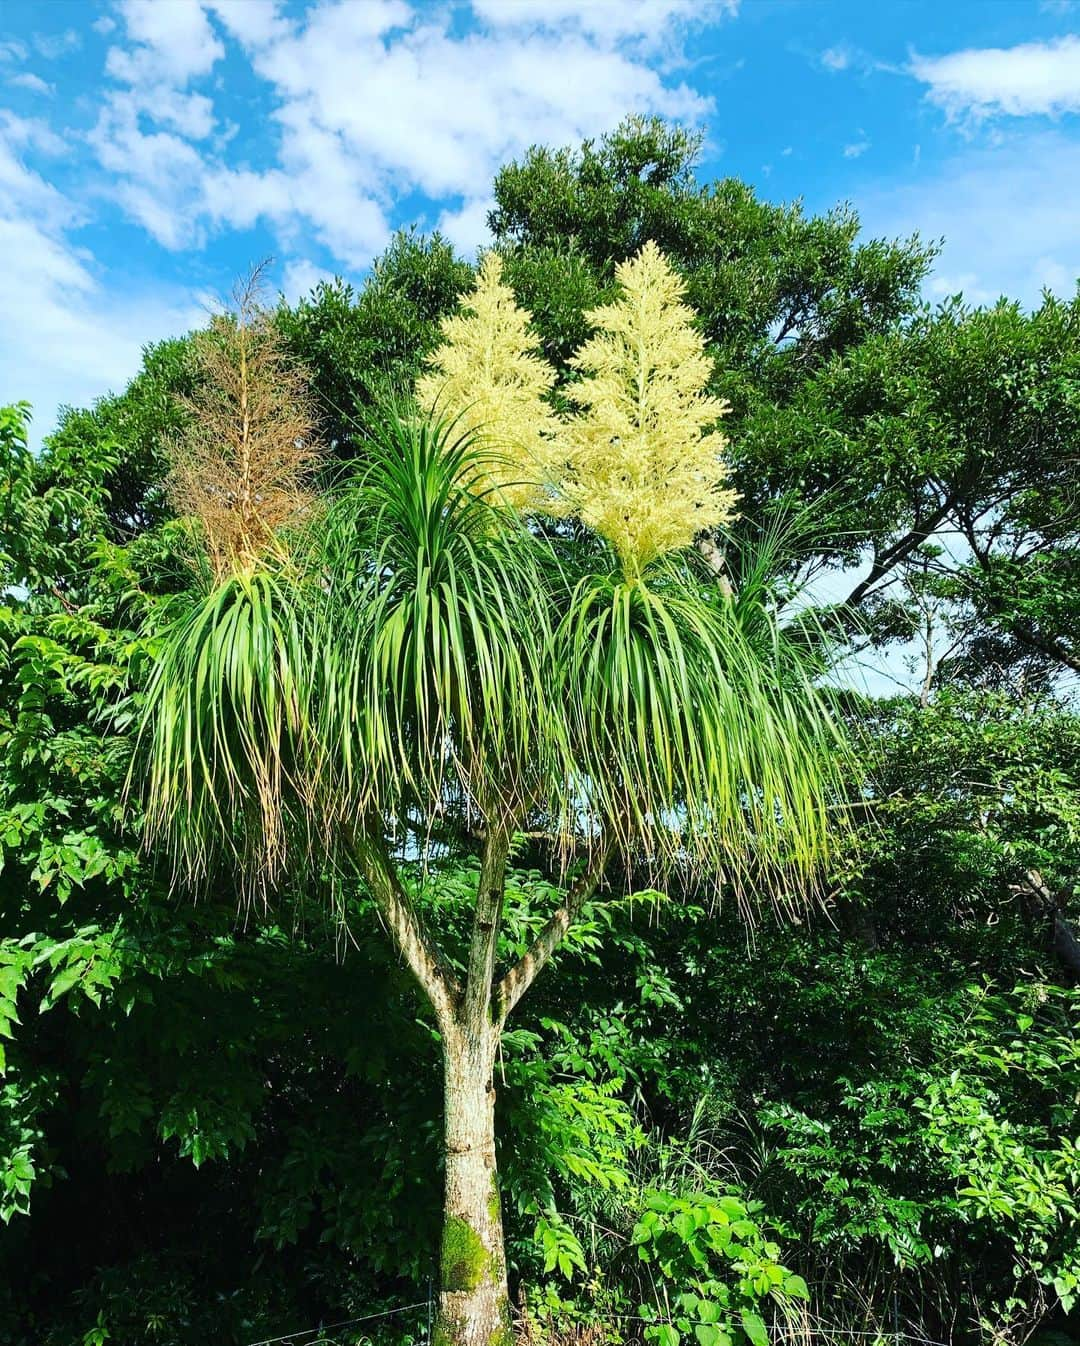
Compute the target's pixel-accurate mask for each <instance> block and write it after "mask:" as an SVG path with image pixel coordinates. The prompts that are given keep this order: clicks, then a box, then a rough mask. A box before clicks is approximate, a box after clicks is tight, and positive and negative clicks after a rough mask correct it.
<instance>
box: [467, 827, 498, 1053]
mask: <svg viewBox="0 0 1080 1346" xmlns="http://www.w3.org/2000/svg"><path fill="white" fill-rule="evenodd" d="M509 849H510V847H509V839H508V838H507V836H506V834H505V832H504V831H503V830H502V829H501V828H500V827H498V826H497V825H495V824H493V825H492V826H491V827H489V828H488V829H487V831H486V832H485V835H484V843H483V850H482V852H481V856H480V880H479V883H478V884H477V888H476V908H475V910H474V912H473V927H472V939H471V941H470V943H469V972H468V977H467V980H466V982H465V994H464V997H463V1001H462V1004H463V1007H464V1011H465V1023H466V1024H467V1025H468V1026H469V1027H470V1028H478V1027H480V1025H481V1024H482V1023H485V1022H489V1021H490V1020H489V1008H490V1005H491V995H492V982H493V980H494V975H495V950H496V945H497V943H498V938H499V925H500V923H501V921H502V910H503V897H504V895H505V891H506V856H507V853H508V851H509Z"/></svg>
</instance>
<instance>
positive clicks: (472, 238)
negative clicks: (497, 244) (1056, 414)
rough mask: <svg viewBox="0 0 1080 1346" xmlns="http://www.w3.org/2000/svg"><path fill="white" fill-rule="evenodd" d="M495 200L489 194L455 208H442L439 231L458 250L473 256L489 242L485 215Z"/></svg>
mask: <svg viewBox="0 0 1080 1346" xmlns="http://www.w3.org/2000/svg"><path fill="white" fill-rule="evenodd" d="M494 204H495V202H494V201H493V200H492V198H491V197H490V196H484V197H477V198H476V199H475V200H472V201H466V202H465V203H464V204H463V205H461V206H460V207H459V208H458V209H457V210H444V211H443V213H442V214H441V215H440V216H439V232H440V233H441V234H442V235H443V236H444V237H445V238H448V239H449V240H450V242H451V243H453V245H454V247H455V248H456V249H457V250H458V252H460V253H462V254H463V255H464V256H466V257H471V256H473V255H474V254H475V253H476V251H477V250H478V249H479V248H482V247H484V246H485V244H490V243H491V233H490V231H489V230H488V225H487V217H488V211H490V210H491V208H492V206H494Z"/></svg>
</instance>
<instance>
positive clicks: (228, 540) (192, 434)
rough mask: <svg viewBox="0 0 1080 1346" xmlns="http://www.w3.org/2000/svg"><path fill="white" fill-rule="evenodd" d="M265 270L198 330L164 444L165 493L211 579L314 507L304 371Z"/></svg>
mask: <svg viewBox="0 0 1080 1346" xmlns="http://www.w3.org/2000/svg"><path fill="white" fill-rule="evenodd" d="M262 272H263V267H256V268H255V269H254V270H253V271H252V272H251V274H250V276H249V277H248V278H247V279H246V280H245V281H244V282H242V283H241V284H239V285H238V286H237V288H236V290H235V292H234V295H233V308H232V309H231V310H226V311H224V312H221V313H217V314H215V315H214V316H213V318H212V319H211V321H210V325H209V327H208V328H207V329H206V330H204V331H202V332H200V333H199V334H198V335H197V336H196V337H195V359H196V365H197V382H196V386H195V389H194V391H193V392H192V393H191V394H190V395H188V396H186V397H183V398H181V401H182V403H183V406H184V408H185V410H186V411H187V413H188V417H187V424H186V426H185V428H184V429H183V431H182V432H181V433H180V435H179V436H178V437H177V439H176V441H175V443H174V445H173V449H172V454H171V457H172V470H171V472H170V474H169V479H168V486H167V489H168V493H169V499H170V501H171V502H172V505H173V507H174V508H175V510H176V511H177V513H178V514H180V515H182V516H188V517H191V518H194V519H197V520H198V521H199V524H200V525H201V530H200V531H201V534H202V541H203V544H204V546H205V548H206V552H207V555H208V557H209V560H210V564H211V567H212V569H213V574H214V578H215V580H220V579H223V578H224V577H225V576H227V575H229V574H234V573H236V572H238V571H244V570H249V569H251V568H252V567H253V566H254V565H255V564H256V563H257V562H258V560H259V558H260V557H262V556H264V555H265V554H266V553H267V551H268V550H270V549H272V548H273V547H274V545H275V541H276V539H277V536H278V534H279V531H280V530H281V529H282V528H283V527H284V526H285V525H287V524H289V523H291V522H294V521H295V520H297V519H299V518H300V517H302V516H303V514H304V513H306V512H307V511H308V510H310V509H311V507H312V505H313V503H314V500H315V496H314V493H313V492H312V490H311V489H310V480H311V476H312V473H313V471H314V469H315V467H316V465H317V463H318V461H319V459H320V458H321V456H322V446H321V445H320V443H319V440H318V428H317V417H316V413H315V405H314V401H313V398H312V395H311V389H310V383H309V380H308V377H307V373H306V371H305V370H304V369H303V368H302V367H301V366H299V365H298V364H297V363H296V362H295V361H293V360H292V358H291V357H290V356H289V354H288V352H287V351H286V349H285V346H284V342H283V340H282V337H281V334H280V333H279V331H278V329H277V326H276V324H275V322H274V317H273V314H272V313H271V312H270V311H269V310H268V309H266V308H265V307H264V305H263V304H262V302H261V299H262V293H263V287H262Z"/></svg>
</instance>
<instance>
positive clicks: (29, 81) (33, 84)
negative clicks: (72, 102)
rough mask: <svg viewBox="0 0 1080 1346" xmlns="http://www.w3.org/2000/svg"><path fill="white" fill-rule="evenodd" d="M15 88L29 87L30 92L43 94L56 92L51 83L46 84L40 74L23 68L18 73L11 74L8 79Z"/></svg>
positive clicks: (48, 94) (47, 94) (49, 94)
mask: <svg viewBox="0 0 1080 1346" xmlns="http://www.w3.org/2000/svg"><path fill="white" fill-rule="evenodd" d="M8 83H9V84H13V85H14V86H15V87H16V88H17V89H29V90H30V92H31V93H40V94H45V95H46V96H51V95H52V94H54V93H55V92H56V90H55V89H54V88H53V86H52V85H51V84H46V83H45V81H44V80H43V79H42V78H41V76H40V75H35V74H34V73H33V71H31V70H24V71H23V72H22V74H20V75H12V77H11V78H10V79H9V80H8Z"/></svg>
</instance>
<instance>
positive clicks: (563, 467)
mask: <svg viewBox="0 0 1080 1346" xmlns="http://www.w3.org/2000/svg"><path fill="white" fill-rule="evenodd" d="M616 279H617V281H618V284H619V288H620V291H621V293H620V295H619V297H618V298H617V299H616V300H615V301H614V302H613V303H611V304H606V305H603V306H602V307H600V308H596V309H593V310H591V311H590V312H589V313H588V314H587V315H586V316H587V318H588V320H589V322H590V323H591V324H592V325H593V327H594V328H595V329H596V330H595V332H594V334H593V336H592V337H590V338H589V340H588V341H586V342H585V344H584V345H583V346H582V347H581V349H580V350H579V351H578V353H577V355H576V356H575V357H574V358H573V360H572V361H571V362H570V363H571V366H572V367H573V368H574V369H575V370H576V371H578V373H579V374H580V375H581V377H580V378H579V379H578V381H577V382H575V383H573V384H571V385H570V386H569V387H568V388H566V389H565V392H566V395H567V397H568V398H569V400H570V401H571V402H572V403H573V404H574V406H575V407H576V408H577V410H576V412H575V413H574V414H572V415H570V416H567V417H563V418H560V417H557V416H556V415H555V414H554V412H553V411H552V408H551V406H550V404H549V403H548V401H547V400H546V399H547V394H548V393H549V392H550V390H551V388H552V387H553V386H554V383H555V371H554V370H553V369H552V368H551V366H550V365H549V364H548V363H547V362H546V361H545V360H544V359H543V357H542V356H541V355H540V354H538V353H537V350H536V345H535V338H534V337H533V336H532V334H531V331H530V321H531V320H530V315H529V314H528V313H527V312H525V311H524V310H523V309H521V308H519V307H518V306H517V304H516V303H515V301H514V296H513V292H512V291H511V290H510V288H509V287H508V286H507V285H505V284H504V283H503V280H502V266H501V262H500V261H499V259H498V258H497V257H496V256H495V255H494V254H493V253H489V254H488V256H487V257H486V258H485V259H484V262H483V265H482V266H481V268H480V275H479V278H478V281H477V285H476V288H475V290H474V291H473V293H472V294H471V295H470V296H469V298H468V299H467V301H466V307H465V310H464V311H463V312H462V313H461V314H459V315H457V316H455V317H452V318H449V319H447V320H446V321H445V322H444V324H443V335H444V338H445V341H444V344H443V345H442V346H441V347H440V348H439V350H438V351H437V352H436V353H435V355H434V356H433V358H432V361H431V368H430V370H429V372H428V373H426V374H425V375H423V376H422V377H421V379H420V380H419V382H418V384H417V399H418V401H419V403H420V405H421V407H422V409H423V410H425V411H428V412H431V411H436V412H439V413H441V414H442V415H444V416H451V417H455V418H457V419H458V420H459V422H460V423H461V424H462V425H463V426H464V427H466V428H468V429H469V430H473V431H475V433H476V434H477V435H478V436H479V437H480V438H481V440H482V442H485V443H487V444H490V445H491V447H492V449H493V450H495V451H496V452H497V454H498V459H497V460H494V459H493V463H496V462H497V465H496V466H493V470H492V484H493V485H494V486H495V488H496V489H497V490H499V491H500V493H501V494H502V495H503V497H504V498H505V500H506V501H507V503H509V504H512V505H514V506H515V507H517V508H518V509H521V510H525V511H529V510H533V511H541V512H545V513H549V514H556V515H559V514H568V513H569V514H574V515H576V516H577V517H578V518H580V519H581V521H582V522H583V523H585V524H586V525H587V526H588V527H590V528H591V529H593V530H594V531H595V532H597V533H599V534H600V535H601V536H602V537H604V538H606V539H607V541H608V542H609V543H610V544H611V546H612V547H613V548H614V549H615V551H616V553H617V554H618V556H619V560H620V563H621V565H622V568H623V570H624V572H625V573H627V574H628V575H637V574H639V573H640V572H641V571H642V570H643V569H644V568H645V567H646V566H648V565H649V563H650V562H651V561H654V560H656V559H657V558H658V557H660V556H663V555H664V554H665V553H667V552H670V551H674V550H677V549H679V548H682V547H686V546H688V545H689V544H690V543H691V542H693V540H694V538H695V537H696V536H698V535H699V534H700V533H704V532H708V531H710V530H712V529H715V528H717V527H719V526H721V525H722V524H723V523H725V522H726V521H728V520H729V519H730V518H731V517H732V514H733V511H734V506H735V500H736V493H735V492H734V491H733V490H732V489H730V487H728V486H727V485H726V481H727V477H728V468H727V466H726V464H725V462H724V459H723V456H722V454H723V450H724V447H725V445H726V443H727V440H726V439H725V437H724V436H723V435H722V434H721V433H720V432H719V431H718V430H717V429H716V424H717V421H718V420H719V418H720V417H721V416H722V415H724V413H725V412H726V411H727V410H728V408H727V404H726V403H724V402H722V401H720V400H719V399H718V398H715V397H711V396H709V395H708V394H707V393H706V391H705V389H706V387H707V384H708V381H709V376H710V374H711V372H712V367H711V362H710V360H709V357H708V356H707V354H706V353H705V343H704V340H703V338H702V336H701V333H700V332H699V331H698V330H697V328H696V327H695V326H694V316H695V315H694V312H693V310H692V309H691V308H689V307H688V306H687V305H686V304H685V303H684V302H683V294H684V289H683V284H682V281H681V280H680V278H679V277H678V275H677V274H676V273H675V271H674V270H673V269H672V268H671V266H670V264H669V263H668V261H667V259H666V258H665V257H664V255H663V254H662V253H661V252H660V250H659V248H657V246H656V244H655V243H652V242H649V243H646V244H645V246H644V247H643V248H642V249H641V251H640V252H639V253H638V254H637V256H635V257H633V258H631V259H630V260H628V261H626V262H623V263H622V264H621V265H620V266H619V267H618V268H617V271H616Z"/></svg>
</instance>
